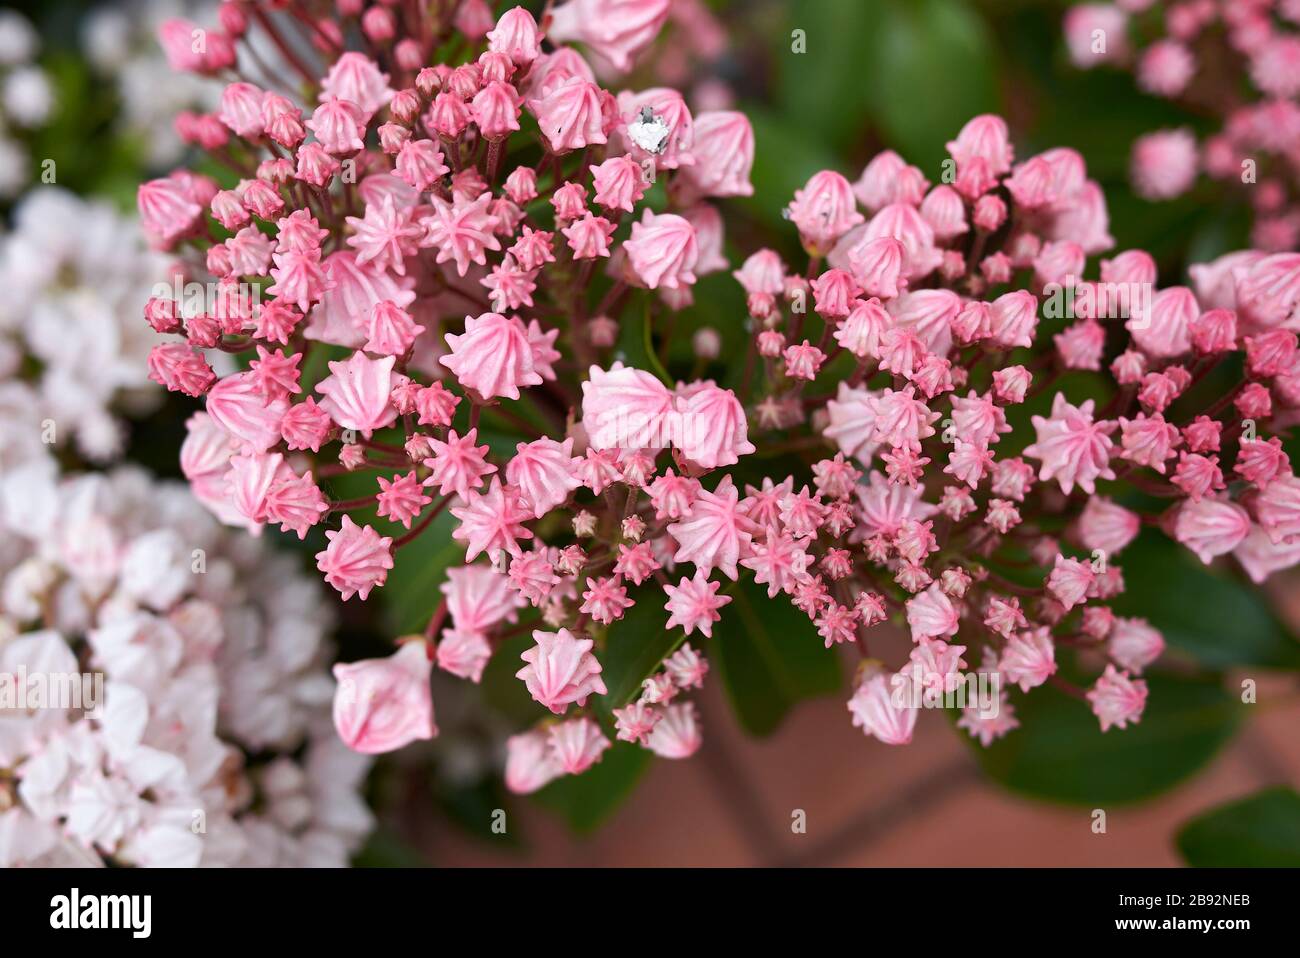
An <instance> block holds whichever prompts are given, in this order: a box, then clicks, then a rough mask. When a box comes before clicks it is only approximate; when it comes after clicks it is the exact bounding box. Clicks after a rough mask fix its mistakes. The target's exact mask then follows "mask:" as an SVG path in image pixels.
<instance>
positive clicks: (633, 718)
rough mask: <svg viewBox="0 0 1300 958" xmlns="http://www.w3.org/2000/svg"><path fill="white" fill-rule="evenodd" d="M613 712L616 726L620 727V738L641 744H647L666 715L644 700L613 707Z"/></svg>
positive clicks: (622, 740) (621, 740) (620, 739)
mask: <svg viewBox="0 0 1300 958" xmlns="http://www.w3.org/2000/svg"><path fill="white" fill-rule="evenodd" d="M611 712H612V713H613V715H614V719H615V723H614V726H615V728H616V729H618V732H617V738H618V740H619V741H620V742H637V743H639V744H641V745H645V744H646V738H647V737H648V736H649V735H650V733H651V732H652V731H654V727H655V725H657V724H658V723H659V720H660V719H662V718H663V715H664V713H663V712H662V711H660V710H658V709H656V708H655V707H653V706H651V705H646V704H645V703H643V702H633V703H632V704H631V705H628V706H627V707H625V708H621V709H611Z"/></svg>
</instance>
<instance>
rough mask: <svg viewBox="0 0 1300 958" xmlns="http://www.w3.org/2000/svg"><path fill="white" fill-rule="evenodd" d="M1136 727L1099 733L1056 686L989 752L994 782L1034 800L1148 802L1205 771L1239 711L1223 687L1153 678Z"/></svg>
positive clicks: (1020, 702)
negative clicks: (1206, 765) (1143, 710)
mask: <svg viewBox="0 0 1300 958" xmlns="http://www.w3.org/2000/svg"><path fill="white" fill-rule="evenodd" d="M1146 679H1147V682H1148V684H1149V686H1150V696H1149V698H1148V699H1147V706H1146V712H1145V714H1144V715H1143V716H1142V720H1141V721H1140V722H1138V723H1137V724H1136V725H1129V727H1128V728H1126V729H1117V728H1112V729H1111V730H1110V731H1108V732H1102V731H1100V729H1099V727H1098V724H1097V719H1096V717H1095V716H1094V715H1093V714H1092V711H1091V710H1090V709H1089V708H1088V706H1087V704H1086V703H1084V702H1080V701H1078V700H1077V699H1074V698H1071V697H1069V696H1067V695H1065V694H1064V693H1063V692H1061V691H1059V690H1058V689H1056V688H1054V687H1052V686H1043V687H1041V688H1037V689H1034V690H1033V691H1032V692H1031V693H1030V694H1028V695H1025V696H1017V701H1016V702H1015V706H1016V717H1017V718H1018V719H1019V720H1020V728H1018V729H1016V730H1015V731H1013V732H1012V733H1011V734H1010V735H1008V736H1007V737H1006V738H1004V739H1002V740H1001V741H999V742H995V743H994V744H993V745H992V747H990V748H988V749H981V748H979V746H978V745H976V746H975V748H976V749H977V750H978V754H979V757H980V762H981V763H982V764H983V766H984V768H985V770H986V771H987V772H988V774H989V775H990V776H991V777H993V778H994V779H996V780H997V781H999V782H1001V783H1002V784H1003V785H1005V786H1006V787H1008V788H1010V789H1012V790H1013V791H1016V792H1022V793H1024V794H1026V795H1030V796H1032V797H1034V798H1043V799H1050V800H1053V801H1058V802H1067V803H1070V804H1077V805H1084V806H1088V807H1096V806H1098V805H1103V804H1105V803H1121V802H1136V801H1140V800H1142V799H1145V798H1150V797H1151V796H1153V795H1156V794H1158V793H1160V792H1163V791H1165V790H1166V789H1168V788H1171V787H1173V786H1174V785H1176V784H1177V783H1178V782H1180V781H1182V780H1183V779H1185V778H1187V777H1188V776H1190V775H1191V774H1192V773H1194V772H1195V771H1197V770H1198V769H1200V768H1201V767H1203V766H1204V765H1205V764H1206V763H1208V762H1209V761H1210V759H1211V758H1212V757H1213V756H1214V754H1215V753H1216V752H1217V751H1218V750H1219V748H1220V747H1221V746H1222V745H1223V743H1224V742H1225V741H1227V739H1228V738H1229V737H1230V736H1231V734H1232V732H1233V730H1234V729H1235V728H1236V725H1237V721H1238V719H1239V712H1240V705H1239V704H1237V703H1236V702H1235V701H1234V700H1233V699H1232V698H1231V697H1230V696H1229V695H1228V694H1227V693H1226V692H1225V691H1224V690H1223V688H1222V686H1221V684H1220V683H1219V682H1218V681H1217V680H1212V679H1190V678H1176V677H1174V676H1168V675H1156V674H1152V675H1148V676H1147V677H1146Z"/></svg>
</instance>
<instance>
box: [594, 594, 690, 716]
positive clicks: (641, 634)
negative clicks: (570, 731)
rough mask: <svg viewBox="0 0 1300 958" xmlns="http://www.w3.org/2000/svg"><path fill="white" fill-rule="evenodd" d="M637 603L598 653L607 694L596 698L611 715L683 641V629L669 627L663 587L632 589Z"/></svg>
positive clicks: (610, 631)
mask: <svg viewBox="0 0 1300 958" xmlns="http://www.w3.org/2000/svg"><path fill="white" fill-rule="evenodd" d="M630 598H632V599H633V600H634V601H635V602H636V604H635V605H634V606H632V608H631V609H629V610H628V611H627V614H626V615H625V616H624V617H623V618H622V619H620V620H619V621H618V622H616V623H614V625H613V626H611V627H610V629H609V631H608V632H607V633H606V638H605V647H604V648H603V649H600V650H599V652H598V653H597V656H596V657H597V658H598V659H600V667H601V677H602V678H603V679H604V681H605V688H607V689H608V690H609V692H608V694H606V695H602V696H601V697H600V698H598V699H596V700H595V701H596V704H597V708H598V709H599V710H600V711H601V712H602V714H605V715H608V713H609V711H610V710H611V709H618V708H622V707H623V706H624V705H627V704H628V702H630V701H632V699H633V698H635V697H636V695H637V693H638V692H640V690H641V683H642V682H644V681H645V680H646V679H647V678H649V677H650V675H651V674H652V673H654V671H655V670H656V669H658V668H659V664H660V663H661V662H663V660H664V659H666V658H667V657H668V656H670V655H672V653H673V651H674V650H675V649H676V648H677V646H679V645H680V644H681V643H682V640H683V639H684V638H685V634H684V633H683V632H682V630H681V629H671V630H669V629H668V628H666V625H667V623H668V612H667V610H666V609H664V601H663V600H664V593H663V590H662V589H660V588H657V587H655V588H646V589H640V590H637V591H635V592H632V593H630Z"/></svg>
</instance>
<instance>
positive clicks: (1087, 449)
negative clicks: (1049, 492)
mask: <svg viewBox="0 0 1300 958" xmlns="http://www.w3.org/2000/svg"><path fill="white" fill-rule="evenodd" d="M1094 405H1095V403H1094V401H1093V400H1091V399H1088V400H1085V401H1084V402H1083V403H1081V404H1080V405H1078V406H1072V405H1070V402H1069V400H1067V399H1066V398H1065V394H1064V393H1057V394H1056V398H1055V399H1053V400H1052V415H1051V416H1050V417H1049V418H1046V419H1044V418H1043V417H1042V416H1034V417H1033V418H1032V420H1031V421H1032V422H1033V425H1034V428H1035V429H1036V430H1037V432H1038V441H1037V442H1035V443H1033V444H1032V445H1030V446H1026V447H1025V455H1026V456H1028V457H1029V458H1031V459H1038V460H1039V461H1041V462H1042V467H1041V468H1040V469H1039V471H1038V478H1039V479H1040V480H1047V479H1053V478H1054V479H1056V481H1057V482H1058V483H1060V486H1061V491H1062V492H1065V493H1069V492H1071V491H1072V490H1073V489H1074V487H1075V485H1078V486H1079V487H1080V488H1081V489H1083V491H1084V492H1087V493H1089V494H1091V493H1093V492H1094V491H1095V489H1096V480H1097V479H1114V478H1115V474H1114V472H1112V471H1111V469H1110V467H1109V465H1108V464H1109V461H1110V450H1111V447H1112V446H1113V445H1114V444H1113V443H1112V442H1111V440H1110V438H1109V436H1108V433H1111V432H1114V430H1115V423H1112V422H1107V421H1105V420H1103V421H1101V422H1093V419H1092V410H1093V407H1094Z"/></svg>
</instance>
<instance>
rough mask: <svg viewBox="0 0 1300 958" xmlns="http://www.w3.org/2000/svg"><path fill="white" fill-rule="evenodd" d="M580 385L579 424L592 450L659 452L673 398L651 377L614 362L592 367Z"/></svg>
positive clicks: (667, 431)
mask: <svg viewBox="0 0 1300 958" xmlns="http://www.w3.org/2000/svg"><path fill="white" fill-rule="evenodd" d="M588 377H589V378H588V379H587V381H586V382H584V383H583V384H582V424H583V426H584V428H585V429H586V431H587V439H588V441H589V442H590V443H591V446H592V448H593V449H662V448H664V446H666V445H667V444H668V443H667V439H668V438H669V437H670V434H671V430H672V426H673V423H672V414H673V395H672V393H670V392H669V391H668V387H666V386H665V385H664V384H663V383H661V382H660V381H659V380H658V379H656V378H655V377H654V376H653V375H652V374H650V373H648V372H644V371H643V370H640V369H633V368H632V367H630V366H624V365H623V364H622V363H619V362H616V363H614V365H613V366H611V367H610V368H609V370H608V371H606V370H603V369H601V368H600V367H599V366H592V367H591V369H590V371H589V372H588Z"/></svg>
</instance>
